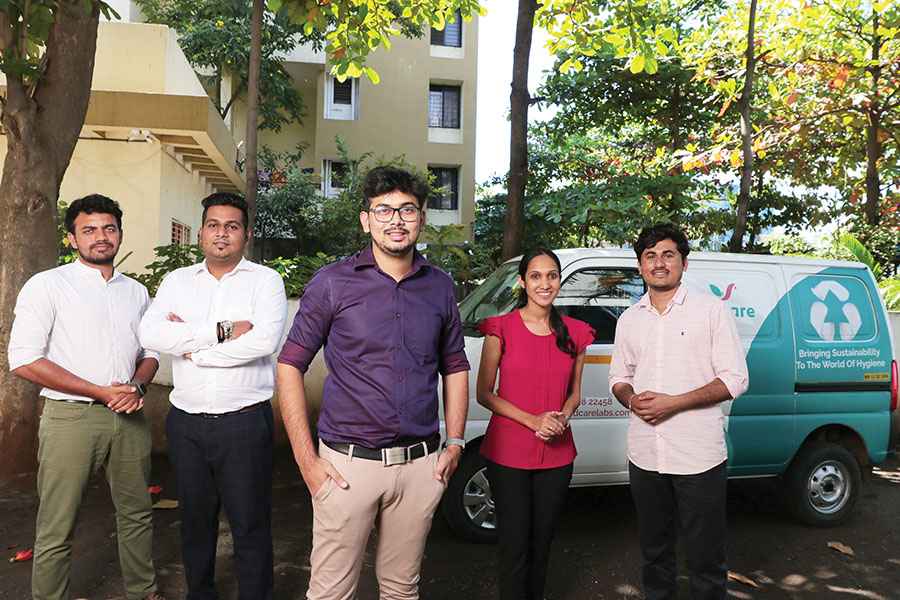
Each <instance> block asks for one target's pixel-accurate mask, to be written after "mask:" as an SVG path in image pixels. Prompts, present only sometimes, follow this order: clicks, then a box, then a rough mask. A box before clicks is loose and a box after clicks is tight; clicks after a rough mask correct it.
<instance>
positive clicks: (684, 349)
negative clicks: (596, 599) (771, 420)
mask: <svg viewBox="0 0 900 600" xmlns="http://www.w3.org/2000/svg"><path fill="white" fill-rule="evenodd" d="M634 251H635V254H637V257H638V263H639V266H640V271H641V276H642V277H643V279H644V282H645V283H646V284H647V288H648V292H647V293H646V294H644V296H643V297H642V298H641V300H640V301H639V302H638V303H637V304H636V305H634V306H632V307H630V308H629V309H628V310H626V311H625V312H624V313H623V314H622V316H621V317H620V318H619V322H618V325H617V326H616V341H615V349H614V350H613V358H612V365H611V367H610V371H609V384H610V388H611V389H612V393H613V394H614V395H615V397H616V398H617V399H618V400H619V402H621V403H622V405H623V406H625V407H626V408H628V409H629V410H630V411H631V420H630V422H629V426H628V460H629V475H630V481H631V494H632V497H633V498H634V503H635V506H636V508H637V513H638V529H639V535H640V543H641V554H642V559H643V565H642V582H643V587H644V595H645V597H646V598H647V600H661V599H668V598H676V597H677V585H676V576H677V573H676V560H675V541H676V535H677V534H678V533H679V532H680V534H681V536H682V538H683V541H684V549H685V551H686V553H687V565H688V570H689V571H690V585H691V594H692V596H693V598H694V599H695V600H706V599H716V600H723V599H724V598H725V597H726V578H727V573H728V571H727V566H726V560H725V534H726V513H725V499H726V480H727V472H726V468H725V464H726V459H727V458H728V453H727V448H726V445H725V417H724V414H723V412H722V407H721V406H720V403H721V402H723V401H726V400H731V399H734V398H737V397H738V396H739V395H741V394H742V393H744V392H745V391H746V390H747V384H748V376H747V363H746V360H745V358H744V349H743V347H742V345H741V341H740V338H739V337H738V334H737V329H736V327H735V324H734V321H733V320H732V318H731V315H730V314H729V313H728V311H727V309H726V308H725V306H724V305H723V303H722V302H721V301H719V300H718V299H716V298H714V297H712V296H709V295H707V294H702V293H698V292H695V291H693V290H688V289H687V288H686V287H685V286H683V285H681V277H682V274H683V273H684V271H685V269H687V266H688V261H687V257H688V253H689V252H690V248H689V246H688V241H687V238H686V237H685V235H684V233H682V232H681V231H680V230H679V229H677V228H676V227H674V226H672V225H667V224H663V225H654V226H652V227H648V228H645V229H644V230H643V231H641V233H640V235H639V236H638V239H637V241H636V242H635V243H634Z"/></svg>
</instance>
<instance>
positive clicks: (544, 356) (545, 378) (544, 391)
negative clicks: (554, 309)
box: [479, 309, 594, 469]
mask: <svg viewBox="0 0 900 600" xmlns="http://www.w3.org/2000/svg"><path fill="white" fill-rule="evenodd" d="M563 322H564V323H565V324H566V327H567V328H568V329H569V337H571V338H572V340H573V341H574V342H575V346H576V348H577V349H578V353H579V354H580V353H582V352H584V350H585V348H587V347H588V346H589V345H590V344H591V343H593V341H594V330H593V329H591V326H590V325H588V324H587V323H585V322H584V321H579V320H578V319H572V318H569V317H566V316H563ZM479 329H480V330H481V332H482V333H483V334H484V335H486V336H487V335H492V336H494V337H497V338H500V345H501V352H502V354H501V356H500V386H499V388H498V390H497V395H498V396H500V397H501V398H503V399H504V400H507V401H508V402H511V403H513V404H514V405H516V406H517V407H518V408H520V409H522V410H524V411H526V412H529V413H532V414H541V413H544V412H547V411H553V410H562V407H563V404H565V402H566V398H567V397H568V395H569V384H570V383H571V381H572V369H573V368H574V366H575V359H574V358H572V357H571V356H569V355H568V354H566V353H565V352H563V351H562V350H560V349H559V348H557V347H556V336H555V335H554V334H553V333H550V334H549V335H537V334H535V333H532V332H531V330H529V329H528V327H526V326H525V322H524V321H523V320H522V315H521V314H520V313H519V311H518V309H516V310H513V311H512V312H509V313H506V314H504V315H499V316H496V317H490V318H487V319H485V320H484V321H482V322H481V324H480V326H479ZM481 454H482V455H483V456H484V457H485V458H487V459H488V460H490V461H492V462H495V463H497V464H500V465H503V466H506V467H513V468H516V469H551V468H554V467H561V466H564V465H567V464H570V463H571V462H572V461H574V460H575V455H576V451H575V442H574V441H573V439H572V429H571V428H569V429H567V430H566V432H565V433H564V434H562V435H561V436H558V437H555V438H553V439H552V440H551V441H549V442H545V441H543V440H541V439H540V438H538V437H537V436H536V435H535V434H534V431H532V430H531V429H529V428H528V427H525V426H524V425H520V424H519V423H517V422H516V421H514V420H512V419H509V418H506V417H503V416H501V415H498V414H494V415H492V416H491V420H490V423H489V424H488V428H487V434H486V435H485V439H484V441H483V442H482V444H481Z"/></svg>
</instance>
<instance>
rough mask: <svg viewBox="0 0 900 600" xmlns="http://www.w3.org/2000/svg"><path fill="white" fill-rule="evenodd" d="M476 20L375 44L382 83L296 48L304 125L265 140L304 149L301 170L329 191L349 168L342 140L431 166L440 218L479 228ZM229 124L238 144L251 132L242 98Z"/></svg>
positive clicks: (431, 214) (291, 63) (291, 66)
mask: <svg viewBox="0 0 900 600" xmlns="http://www.w3.org/2000/svg"><path fill="white" fill-rule="evenodd" d="M477 52H478V20H477V18H474V19H472V20H471V21H469V22H463V21H462V19H460V18H457V19H456V21H455V22H454V23H449V24H448V25H447V27H446V28H445V29H444V30H443V31H437V30H431V31H430V32H426V33H425V35H423V36H422V37H421V38H419V39H407V38H396V39H394V40H393V43H392V47H391V49H390V50H383V49H381V50H377V51H376V52H374V53H373V54H372V55H371V56H370V57H369V59H368V63H367V64H368V65H369V66H371V67H373V68H374V69H375V70H376V71H377V72H378V74H379V76H380V78H381V81H380V82H379V84H378V85H374V84H372V83H371V82H370V81H369V80H368V79H367V78H365V77H361V78H359V79H347V80H346V81H343V82H341V81H338V80H337V79H335V78H334V77H333V76H332V75H331V74H330V73H329V71H330V67H329V65H328V64H327V63H326V57H325V54H324V53H322V52H319V53H316V52H313V51H311V50H310V49H309V48H307V47H298V48H296V49H295V50H294V51H293V52H292V53H291V54H290V55H288V56H286V57H285V66H286V69H287V71H288V72H289V73H290V74H291V76H292V77H293V79H294V82H295V85H296V86H297V89H298V90H299V91H300V93H301V94H302V96H303V98H304V100H305V101H306V105H307V107H308V114H307V115H306V117H305V118H304V119H303V122H302V123H297V124H294V125H292V126H290V127H285V128H283V129H282V130H281V131H280V132H278V133H273V132H270V131H262V132H260V138H259V142H260V144H265V145H267V146H269V147H270V148H272V149H273V150H276V151H280V152H283V151H290V150H293V149H294V148H295V147H296V145H297V144H298V143H302V144H304V145H305V146H306V151H305V153H304V155H303V157H302V159H301V161H300V166H301V168H304V169H309V170H311V172H313V173H315V174H316V175H317V176H318V178H319V180H320V182H321V183H320V184H321V189H322V193H323V194H328V195H332V194H336V193H338V192H340V190H341V187H342V177H343V175H344V173H345V172H346V165H344V164H343V163H342V162H341V160H340V155H339V154H338V149H337V145H336V143H335V139H336V138H337V137H338V136H340V138H341V139H342V140H343V141H344V142H345V144H346V145H347V147H348V148H349V151H350V154H351V155H352V156H359V155H361V154H363V153H366V152H371V153H372V154H373V155H375V156H376V157H386V158H393V157H395V156H403V157H405V159H406V160H407V161H408V162H409V163H411V164H413V165H415V166H416V167H418V168H420V169H422V170H425V169H428V170H429V171H431V173H432V174H433V175H434V176H435V179H436V181H437V183H438V185H439V186H440V187H441V190H442V192H441V193H438V194H435V195H434V196H433V197H432V198H431V199H430V200H429V202H428V221H429V222H430V223H431V224H433V225H447V224H451V223H453V224H464V225H466V226H467V227H470V226H471V223H472V220H473V218H474V210H475V97H476V72H477V58H478V57H477ZM226 122H227V123H228V125H229V127H231V130H232V132H233V134H234V136H235V140H236V141H238V143H239V142H240V140H242V139H243V137H244V132H245V131H246V107H245V105H243V104H242V103H236V105H235V108H234V111H233V113H231V114H229V115H228V116H227V118H226Z"/></svg>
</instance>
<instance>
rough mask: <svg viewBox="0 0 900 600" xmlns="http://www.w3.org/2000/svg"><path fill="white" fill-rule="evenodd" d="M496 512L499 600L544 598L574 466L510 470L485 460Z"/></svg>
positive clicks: (538, 599) (536, 599)
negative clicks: (551, 557)
mask: <svg viewBox="0 0 900 600" xmlns="http://www.w3.org/2000/svg"><path fill="white" fill-rule="evenodd" d="M487 476H488V480H489V481H490V484H491V493H492V494H493V496H494V507H495V510H496V512H497V530H498V534H499V538H500V540H499V545H500V598H501V600H543V598H544V583H545V582H546V580H547V562H548V560H549V558H550V543H551V542H552V541H553V535H554V533H555V531H556V525H557V523H558V522H559V516H560V514H561V513H562V509H563V505H564V503H565V500H566V491H567V490H568V489H569V481H570V480H571V479H572V465H571V464H569V465H566V466H563V467H557V468H555V469H534V470H532V469H513V468H510V467H504V466H501V465H498V464H496V463H493V462H491V461H488V463H487Z"/></svg>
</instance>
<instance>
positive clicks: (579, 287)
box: [555, 267, 645, 344]
mask: <svg viewBox="0 0 900 600" xmlns="http://www.w3.org/2000/svg"><path fill="white" fill-rule="evenodd" d="M644 291H645V288H644V281H643V280H642V279H641V276H640V274H639V273H638V272H637V269H626V268H624V267H622V268H611V267H591V268H586V269H581V270H580V271H576V272H575V273H573V274H572V275H570V276H569V278H568V279H566V280H565V281H564V282H563V284H562V287H561V288H560V291H559V296H558V297H557V299H556V302H555V304H556V307H557V308H558V309H559V311H560V312H561V313H563V314H566V315H568V316H570V317H573V318H575V319H580V320H582V321H585V322H586V323H588V324H590V326H591V327H593V328H594V331H595V332H596V336H595V338H594V343H595V344H612V343H613V341H614V340H615V337H616V322H617V321H618V319H619V315H621V314H622V313H623V312H625V309H626V308H628V307H629V306H631V305H632V304H635V303H637V301H638V300H640V299H641V296H643V295H644Z"/></svg>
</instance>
